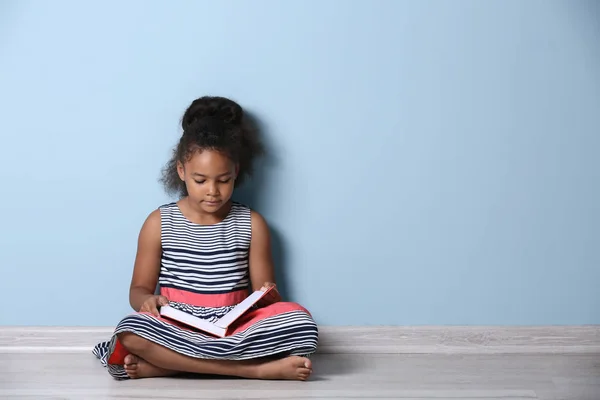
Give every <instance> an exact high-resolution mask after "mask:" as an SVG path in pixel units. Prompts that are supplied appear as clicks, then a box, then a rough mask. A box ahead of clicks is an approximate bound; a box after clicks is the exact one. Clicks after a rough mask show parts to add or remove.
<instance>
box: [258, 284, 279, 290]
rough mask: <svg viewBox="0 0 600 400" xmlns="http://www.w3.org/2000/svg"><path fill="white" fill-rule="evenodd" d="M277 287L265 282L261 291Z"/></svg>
mask: <svg viewBox="0 0 600 400" xmlns="http://www.w3.org/2000/svg"><path fill="white" fill-rule="evenodd" d="M276 286H277V285H275V284H274V283H273V282H265V283H263V285H262V287H261V288H260V290H263V291H265V290H267V289H268V288H270V287H276Z"/></svg>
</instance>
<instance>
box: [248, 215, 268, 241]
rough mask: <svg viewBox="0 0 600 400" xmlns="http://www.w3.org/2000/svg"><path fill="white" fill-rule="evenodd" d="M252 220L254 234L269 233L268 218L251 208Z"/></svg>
mask: <svg viewBox="0 0 600 400" xmlns="http://www.w3.org/2000/svg"><path fill="white" fill-rule="evenodd" d="M250 222H251V224H252V235H268V234H269V224H267V220H266V219H265V217H263V216H262V215H261V214H260V213H259V212H258V211H255V210H251V212H250Z"/></svg>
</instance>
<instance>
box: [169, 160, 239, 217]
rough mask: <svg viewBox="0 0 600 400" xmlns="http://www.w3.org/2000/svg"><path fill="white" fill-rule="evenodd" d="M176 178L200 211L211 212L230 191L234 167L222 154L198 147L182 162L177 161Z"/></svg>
mask: <svg viewBox="0 0 600 400" xmlns="http://www.w3.org/2000/svg"><path fill="white" fill-rule="evenodd" d="M177 172H178V173H179V178H181V180H182V181H184V182H185V186H186V187H187V191H188V199H189V200H190V201H191V202H192V203H193V204H194V205H196V206H198V207H199V208H200V209H201V210H202V211H204V212H206V213H209V214H212V213H215V212H217V211H218V210H219V209H220V208H221V207H222V206H223V205H224V204H226V203H227V201H229V199H230V198H231V195H232V194H233V188H234V182H235V178H236V176H237V167H236V165H235V164H234V163H233V162H232V161H231V159H230V158H229V157H227V156H226V155H224V154H222V153H219V152H218V151H213V150H199V151H196V152H194V155H193V156H192V157H191V158H190V159H189V160H188V161H187V162H186V163H185V164H184V165H182V164H181V163H178V164H177Z"/></svg>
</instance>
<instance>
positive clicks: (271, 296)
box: [257, 282, 281, 307]
mask: <svg viewBox="0 0 600 400" xmlns="http://www.w3.org/2000/svg"><path fill="white" fill-rule="evenodd" d="M269 288H271V290H270V291H269V293H267V294H266V295H265V296H264V297H263V298H262V299H260V300H259V301H258V303H257V306H258V307H264V306H268V305H269V304H273V303H277V302H278V301H281V295H280V294H279V291H278V290H277V285H275V284H274V283H273V282H265V283H263V286H262V287H261V288H260V290H263V291H266V290H267V289H269Z"/></svg>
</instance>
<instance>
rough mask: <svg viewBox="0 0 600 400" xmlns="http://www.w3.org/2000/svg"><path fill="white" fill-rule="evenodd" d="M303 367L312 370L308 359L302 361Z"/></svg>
mask: <svg viewBox="0 0 600 400" xmlns="http://www.w3.org/2000/svg"><path fill="white" fill-rule="evenodd" d="M304 367H305V368H308V369H312V362H311V361H310V360H309V359H308V358H305V359H304Z"/></svg>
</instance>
